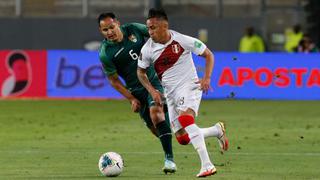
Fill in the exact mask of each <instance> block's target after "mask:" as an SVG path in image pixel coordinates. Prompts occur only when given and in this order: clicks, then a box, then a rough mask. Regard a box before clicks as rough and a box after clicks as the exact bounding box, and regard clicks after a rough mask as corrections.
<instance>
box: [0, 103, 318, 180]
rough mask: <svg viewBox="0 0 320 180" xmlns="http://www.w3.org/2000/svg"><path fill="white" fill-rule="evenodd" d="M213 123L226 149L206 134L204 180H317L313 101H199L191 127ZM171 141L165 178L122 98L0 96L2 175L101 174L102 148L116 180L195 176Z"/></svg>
mask: <svg viewBox="0 0 320 180" xmlns="http://www.w3.org/2000/svg"><path fill="white" fill-rule="evenodd" d="M220 120H223V121H225V122H226V124H227V133H228V137H229V141H230V149H229V151H228V152H226V153H225V154H224V155H221V154H220V153H219V151H218V143H217V141H216V139H214V138H211V139H207V148H208V150H209V152H210V156H211V159H212V160H213V162H214V163H215V164H216V167H217V169H218V173H217V174H216V175H214V176H211V177H208V178H207V179H226V180H227V179H228V180H229V179H252V180H256V179H265V180H270V179H288V180H292V179H299V180H300V179H320V170H319V165H320V101H236V100H225V101H222V100H218V101H203V102H202V104H201V107H200V111H199V117H198V119H197V120H196V121H197V123H198V125H199V126H200V127H205V126H209V125H212V124H214V123H215V122H217V121H220ZM173 145H174V153H175V161H176V163H177V166H178V171H177V172H176V173H175V174H172V175H164V174H163V173H162V172H161V168H162V166H163V154H162V151H161V146H160V143H159V142H158V139H156V138H155V137H153V136H152V135H151V133H149V131H148V129H147V128H146V127H145V126H144V124H143V123H142V121H141V120H140V118H139V117H138V114H135V113H132V112H131V110H130V106H129V103H128V102H127V101H121V100H106V101H89V100H86V101H79V100H77V101H66V100H65V101H56V100H46V101H43V100H38V101H34V100H1V101H0V179H1V180H6V179H41V180H43V179H86V180H90V179H105V178H106V177H103V176H101V175H100V172H99V171H98V168H97V162H98V159H99V156H100V155H101V154H102V153H104V152H107V151H115V152H118V153H120V154H121V155H122V157H123V158H124V161H125V169H124V172H123V173H122V174H121V175H120V176H119V177H117V178H116V179H181V180H182V179H183V180H185V179H196V178H195V175H196V174H197V173H198V171H199V168H200V165H199V160H198V157H197V154H196V153H195V151H194V149H193V148H192V146H191V145H189V146H181V145H179V144H178V143H177V142H176V140H175V139H173ZM113 179H114V178H113Z"/></svg>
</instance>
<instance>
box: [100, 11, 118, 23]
mask: <svg viewBox="0 0 320 180" xmlns="http://www.w3.org/2000/svg"><path fill="white" fill-rule="evenodd" d="M108 17H109V18H112V19H116V15H114V13H113V12H108V13H101V14H100V15H99V16H98V19H97V20H98V24H99V26H100V21H101V20H104V19H105V18H108Z"/></svg>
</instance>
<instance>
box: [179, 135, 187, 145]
mask: <svg viewBox="0 0 320 180" xmlns="http://www.w3.org/2000/svg"><path fill="white" fill-rule="evenodd" d="M176 138H177V141H178V142H179V144H181V145H187V144H189V142H190V138H189V135H188V134H184V135H181V136H176Z"/></svg>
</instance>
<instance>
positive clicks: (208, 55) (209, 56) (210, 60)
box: [200, 48, 214, 79]
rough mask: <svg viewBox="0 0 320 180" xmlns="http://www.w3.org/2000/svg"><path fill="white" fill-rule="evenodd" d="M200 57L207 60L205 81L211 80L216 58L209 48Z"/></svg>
mask: <svg viewBox="0 0 320 180" xmlns="http://www.w3.org/2000/svg"><path fill="white" fill-rule="evenodd" d="M200 56H202V57H204V58H205V60H206V65H205V66H206V68H205V74H204V79H207V78H208V79H210V78H211V74H212V70H213V66H214V56H213V54H212V52H211V51H210V50H209V49H208V48H206V49H205V50H204V52H203V53H202V54H201V55H200Z"/></svg>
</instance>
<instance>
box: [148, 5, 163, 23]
mask: <svg viewBox="0 0 320 180" xmlns="http://www.w3.org/2000/svg"><path fill="white" fill-rule="evenodd" d="M151 18H159V19H163V20H166V21H168V16H167V14H166V12H165V11H164V9H162V8H160V9H156V8H151V9H150V10H149V13H148V18H147V19H151Z"/></svg>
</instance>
